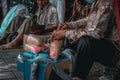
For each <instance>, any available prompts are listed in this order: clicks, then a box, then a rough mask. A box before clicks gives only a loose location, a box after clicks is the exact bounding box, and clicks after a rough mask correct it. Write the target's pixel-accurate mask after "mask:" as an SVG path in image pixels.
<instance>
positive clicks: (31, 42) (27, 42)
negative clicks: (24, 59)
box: [23, 34, 50, 54]
mask: <svg viewBox="0 0 120 80" xmlns="http://www.w3.org/2000/svg"><path fill="white" fill-rule="evenodd" d="M49 37H50V36H49V35H44V36H43V35H34V34H29V35H24V39H23V48H24V50H25V51H28V52H32V53H35V54H36V53H39V52H40V51H44V50H47V49H49V45H50V44H49Z"/></svg>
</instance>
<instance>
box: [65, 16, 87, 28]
mask: <svg viewBox="0 0 120 80" xmlns="http://www.w3.org/2000/svg"><path fill="white" fill-rule="evenodd" d="M87 20H88V17H86V18H83V19H80V20H77V21H73V22H67V25H68V26H69V28H74V29H75V28H76V29H77V28H80V27H81V26H86V25H87Z"/></svg>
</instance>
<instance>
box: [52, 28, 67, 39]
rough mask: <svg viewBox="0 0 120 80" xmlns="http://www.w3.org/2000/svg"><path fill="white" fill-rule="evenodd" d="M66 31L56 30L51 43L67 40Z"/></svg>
mask: <svg viewBox="0 0 120 80" xmlns="http://www.w3.org/2000/svg"><path fill="white" fill-rule="evenodd" d="M65 32H66V30H55V31H54V32H53V33H52V35H51V41H53V40H61V39H63V38H65Z"/></svg>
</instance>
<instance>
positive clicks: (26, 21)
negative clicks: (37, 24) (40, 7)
mask: <svg viewBox="0 0 120 80" xmlns="http://www.w3.org/2000/svg"><path fill="white" fill-rule="evenodd" d="M32 22H33V20H32V19H29V18H27V19H25V20H24V23H32Z"/></svg>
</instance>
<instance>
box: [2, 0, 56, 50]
mask: <svg viewBox="0 0 120 80" xmlns="http://www.w3.org/2000/svg"><path fill="white" fill-rule="evenodd" d="M37 3H38V7H39V8H38V10H37V12H36V14H35V15H36V16H37V18H36V22H35V21H34V20H32V19H31V18H28V19H22V18H21V17H20V16H17V17H16V18H15V19H14V20H13V21H12V22H11V24H10V25H9V27H8V28H7V29H6V33H11V32H13V31H14V28H15V27H16V26H17V25H21V26H20V27H19V29H18V30H17V32H18V35H17V37H16V38H15V39H14V40H13V41H12V42H10V43H8V44H5V45H0V48H17V47H18V43H19V42H20V41H21V40H22V39H23V37H22V35H23V34H29V27H31V26H34V25H36V24H38V25H45V29H53V28H54V27H55V26H56V25H57V24H58V15H57V11H56V8H55V7H54V6H52V5H51V4H50V3H49V0H37ZM49 25H51V26H49ZM7 36H8V34H7ZM5 37H6V35H5Z"/></svg>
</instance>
